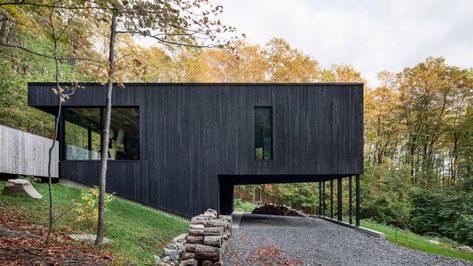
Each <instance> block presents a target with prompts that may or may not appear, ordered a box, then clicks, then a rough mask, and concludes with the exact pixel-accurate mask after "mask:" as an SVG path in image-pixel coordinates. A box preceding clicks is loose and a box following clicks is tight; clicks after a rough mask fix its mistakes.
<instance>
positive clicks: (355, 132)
mask: <svg viewBox="0 0 473 266" xmlns="http://www.w3.org/2000/svg"><path fill="white" fill-rule="evenodd" d="M51 87H52V85H51V84H44V83H31V84H30V88H29V95H28V96H29V97H28V101H29V104H30V105H31V106H34V107H38V108H40V109H44V110H48V109H49V108H54V107H56V106H57V101H56V100H55V98H54V96H53V94H52V93H51V92H50V88H51ZM85 87H86V89H83V90H79V91H77V92H76V93H75V95H73V96H72V97H71V100H70V101H68V102H67V103H66V104H65V105H66V106H88V107H91V106H104V103H105V100H104V96H105V88H104V87H103V86H101V85H100V84H85ZM125 87H126V88H125V89H122V88H118V87H117V88H115V90H114V92H113V99H112V104H113V105H114V106H139V108H140V139H141V143H140V145H141V147H140V151H141V153H140V154H141V155H140V156H141V160H140V161H110V164H109V172H108V177H109V178H108V182H107V184H108V189H109V190H110V191H116V192H118V193H119V194H120V195H122V196H125V197H128V198H131V199H134V200H137V201H141V202H143V203H146V204H149V205H153V206H156V207H158V208H161V209H164V210H168V211H171V212H174V213H177V214H181V215H184V216H192V215H195V214H198V213H201V212H202V211H204V210H205V209H206V208H209V207H213V208H217V205H218V190H219V184H218V177H219V176H236V175H245V176H259V178H263V177H264V176H280V178H281V176H286V177H284V178H282V179H283V180H285V182H291V181H292V180H291V177H290V176H293V177H294V179H293V180H296V178H297V180H298V181H300V180H309V179H310V180H318V179H320V178H322V177H324V176H325V177H327V176H348V175H355V174H360V173H362V171H363V153H362V152H363V87H362V84H125ZM255 106H272V107H273V160H272V161H270V162H266V161H264V162H262V161H255V159H254V158H255V154H254V153H255V150H254V107H255ZM60 167H61V176H64V177H68V178H70V179H73V180H76V181H79V182H82V183H86V184H95V183H96V180H97V176H98V173H99V171H98V167H99V163H98V162H97V161H62V162H61V164H60ZM301 177H307V178H306V179H304V178H301ZM311 178H312V179H311ZM269 181H270V179H269V178H268V182H269Z"/></svg>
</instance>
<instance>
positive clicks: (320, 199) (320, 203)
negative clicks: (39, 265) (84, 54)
mask: <svg viewBox="0 0 473 266" xmlns="http://www.w3.org/2000/svg"><path fill="white" fill-rule="evenodd" d="M319 215H322V182H321V181H319Z"/></svg>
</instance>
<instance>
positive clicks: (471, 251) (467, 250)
mask: <svg viewBox="0 0 473 266" xmlns="http://www.w3.org/2000/svg"><path fill="white" fill-rule="evenodd" d="M458 250H460V251H462V252H466V253H473V248H471V247H469V246H461V247H458Z"/></svg>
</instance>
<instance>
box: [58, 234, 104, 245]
mask: <svg viewBox="0 0 473 266" xmlns="http://www.w3.org/2000/svg"><path fill="white" fill-rule="evenodd" d="M67 236H68V237H70V238H71V239H72V240H75V241H80V242H88V243H91V244H94V242H95V239H96V238H97V236H96V235H92V234H72V235H67ZM111 243H112V240H110V239H108V238H106V237H104V238H103V242H102V244H101V245H107V244H111Z"/></svg>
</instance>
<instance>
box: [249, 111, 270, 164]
mask: <svg viewBox="0 0 473 266" xmlns="http://www.w3.org/2000/svg"><path fill="white" fill-rule="evenodd" d="M258 109H269V110H271V111H270V114H271V117H270V119H271V157H270V159H264V151H263V159H258V157H257V155H256V145H257V138H256V126H257V125H256V112H257V110H258ZM253 120H254V124H253V133H254V134H253V138H254V144H253V153H254V160H255V161H256V162H272V161H273V160H274V108H273V106H271V105H256V106H254V108H253Z"/></svg>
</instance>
